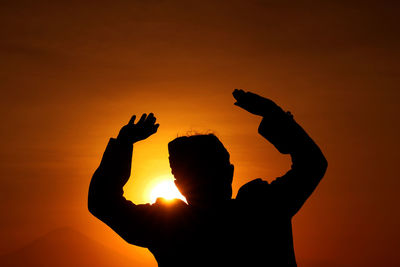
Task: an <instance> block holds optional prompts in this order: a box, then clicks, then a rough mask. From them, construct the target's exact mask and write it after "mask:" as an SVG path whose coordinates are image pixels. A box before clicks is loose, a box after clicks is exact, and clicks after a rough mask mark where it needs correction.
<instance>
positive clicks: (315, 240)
mask: <svg viewBox="0 0 400 267" xmlns="http://www.w3.org/2000/svg"><path fill="white" fill-rule="evenodd" d="M0 10H1V11H0V22H1V25H2V26H1V28H0V34H1V39H0V62H1V63H0V88H1V98H0V101H1V105H0V116H1V124H0V125H1V126H0V127H1V130H0V137H1V140H2V144H1V146H0V213H1V218H0V236H1V238H0V259H1V254H7V253H10V252H12V251H14V250H16V249H18V248H20V247H23V246H25V245H26V244H28V243H29V242H31V241H32V240H35V239H37V238H40V237H41V236H43V235H44V234H46V233H47V232H50V231H52V230H54V229H57V228H60V227H69V228H72V229H74V230H76V231H78V232H80V233H84V234H85V235H86V236H88V237H90V238H91V239H93V240H96V241H97V242H99V243H102V244H104V245H105V246H107V247H110V248H112V249H113V250H115V251H118V252H119V253H121V254H123V255H125V256H127V257H130V258H131V259H132V260H137V261H139V262H141V264H143V266H156V263H155V261H154V259H153V257H152V256H151V254H150V253H149V252H147V251H146V250H145V249H142V248H137V247H133V246H129V245H127V244H125V243H124V242H123V241H122V239H120V238H119V237H118V236H117V235H116V234H114V233H113V232H112V231H111V230H110V229H109V228H108V227H107V226H106V225H104V224H103V223H102V222H100V221H98V220H97V219H96V218H94V217H93V216H92V215H90V214H89V212H88V211H87V206H86V198H87V191H88V185H89V182H90V178H91V175H92V174H93V172H94V170H95V169H96V167H97V166H98V164H99V162H100V159H101V156H102V153H103V151H104V149H105V146H106V144H107V141H108V138H109V137H116V135H117V134H118V131H119V129H120V127H121V126H122V125H124V124H126V123H127V122H128V120H129V118H130V116H131V115H132V114H138V115H140V114H141V113H143V112H154V113H155V115H156V117H157V119H158V122H159V123H160V128H159V131H158V133H157V134H156V135H155V136H152V137H150V138H149V139H148V140H146V141H143V142H140V143H138V144H136V145H135V147H134V156H133V169H132V179H131V180H130V182H129V183H128V184H127V186H126V187H125V195H126V197H127V198H129V199H131V200H132V201H134V202H136V203H145V202H148V201H149V196H148V194H146V190H148V189H146V188H148V186H149V183H151V182H152V181H153V180H154V179H155V178H157V177H158V176H160V175H165V174H168V173H169V171H170V169H169V165H168V153H167V143H168V141H170V140H172V139H173V138H175V137H176V136H177V135H185V134H186V133H187V132H190V131H196V132H200V133H205V132H209V131H211V132H214V133H215V134H216V135H217V136H218V137H219V138H220V139H221V141H222V142H223V143H224V144H225V146H226V147H227V149H228V150H229V151H230V153H231V161H232V163H233V164H234V165H235V176H234V182H233V187H234V195H236V193H237V190H238V188H239V187H240V186H241V185H243V184H244V183H246V182H248V181H250V180H251V179H254V178H257V177H262V178H264V179H267V180H271V179H273V178H275V177H277V176H279V175H282V174H284V173H285V172H286V171H287V170H288V169H289V168H290V160H289V158H288V157H287V156H284V155H280V154H279V153H278V152H277V151H275V149H274V147H273V146H272V145H270V144H269V143H267V142H266V141H265V140H264V139H263V138H262V137H261V136H259V135H258V134H257V127H258V124H259V122H260V118H257V117H255V116H252V115H250V114H248V113H246V112H245V111H243V110H240V109H239V108H238V107H236V106H234V105H233V102H234V99H233V98H232V95H231V92H232V91H233V89H234V88H243V89H245V90H250V91H253V92H255V93H258V94H261V95H263V96H265V97H269V98H271V99H273V100H274V101H275V102H277V103H278V104H279V105H281V106H282V107H283V108H284V109H286V110H290V111H291V112H292V113H293V114H294V116H295V119H296V120H297V121H298V122H299V123H300V124H301V125H302V126H303V127H304V128H305V129H306V131H307V132H308V133H309V134H310V135H311V137H312V138H313V139H314V140H315V141H316V142H317V143H318V144H319V145H320V147H321V149H322V150H323V152H324V153H325V155H326V158H327V159H328V162H329V167H328V171H327V174H326V176H325V178H324V179H323V180H322V182H321V184H320V186H319V187H318V189H317V190H316V192H315V193H314V194H313V195H312V197H311V198H310V199H309V200H308V202H307V203H306V205H305V206H304V207H303V209H302V210H301V211H300V212H299V213H298V215H296V216H295V218H294V243H295V251H296V256H297V259H298V263H299V266H398V265H399V264H400V261H399V260H398V255H397V254H398V252H399V251H400V241H399V240H400V231H399V225H400V215H399V208H398V204H399V200H398V196H399V193H398V192H399V186H400V182H399V178H400V177H399V174H398V164H399V163H398V160H399V157H398V155H397V152H398V151H399V141H398V138H399V119H398V118H397V116H398V114H399V108H398V107H399V104H398V101H399V99H400V98H399V77H400V76H399V69H400V68H399V67H400V66H399V45H400V42H399V36H400V31H399V26H398V12H399V10H400V9H399V4H398V2H397V1H261V0H250V1H162V0H150V1H112V2H111V1H2V3H1V4H0ZM54 249H55V248H54ZM50 253H51V251H50Z"/></svg>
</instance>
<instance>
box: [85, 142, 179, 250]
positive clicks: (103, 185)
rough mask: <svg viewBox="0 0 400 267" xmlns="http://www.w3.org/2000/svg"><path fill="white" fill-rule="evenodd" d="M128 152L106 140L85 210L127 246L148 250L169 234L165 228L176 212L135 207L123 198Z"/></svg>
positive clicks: (129, 149)
mask: <svg viewBox="0 0 400 267" xmlns="http://www.w3.org/2000/svg"><path fill="white" fill-rule="evenodd" d="M132 150H133V147H132V145H131V144H125V143H121V142H119V141H118V140H116V139H113V138H111V139H110V140H109V142H108V145H107V148H106V150H105V152H104V155H103V158H102V160H101V163H100V166H99V167H98V168H97V170H96V171H95V173H94V174H93V177H92V180H91V183H90V186H89V197H88V208H89V211H90V212H91V213H92V214H93V215H94V216H95V217H97V218H98V219H100V220H101V221H103V222H104V223H105V224H107V225H108V226H109V227H110V228H112V229H113V230H114V231H115V232H116V233H117V234H118V235H120V236H121V237H122V238H123V239H124V240H125V241H127V242H128V243H131V244H134V245H137V246H142V247H148V246H149V245H150V244H154V243H157V242H160V241H161V240H163V239H165V238H166V236H165V235H166V234H168V233H169V232H170V231H167V229H165V226H166V225H168V226H169V227H172V225H173V222H174V214H173V213H174V212H173V211H176V209H171V208H166V207H165V205H150V204H140V205H136V204H134V203H132V202H131V201H128V200H126V199H125V198H124V197H123V186H124V185H125V183H126V182H127V181H128V179H129V176H130V171H131V160H132ZM166 221H168V223H166Z"/></svg>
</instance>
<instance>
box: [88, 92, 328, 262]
mask: <svg viewBox="0 0 400 267" xmlns="http://www.w3.org/2000/svg"><path fill="white" fill-rule="evenodd" d="M233 96H234V98H235V99H236V101H237V102H236V103H235V105H237V106H239V107H241V108H243V109H245V110H247V111H248V112H250V113H252V114H255V115H259V116H262V117H263V119H262V121H261V124H260V126H259V129H258V132H259V133H260V134H261V135H262V136H263V137H265V138H266V139H267V140H268V141H270V142H271V143H272V144H273V145H274V146H275V147H276V148H277V149H278V150H279V151H280V152H281V153H283V154H290V156H291V158H292V161H293V165H292V169H291V170H289V171H288V172H287V173H286V174H285V175H284V176H282V177H279V178H277V179H276V180H274V181H273V182H271V183H268V182H266V181H263V180H261V179H255V180H253V181H251V182H249V183H247V184H245V185H244V186H242V187H241V188H240V190H239V192H238V194H237V197H236V199H232V187H231V184H232V177H233V169H234V168H233V165H232V164H231V163H230V161H229V153H228V152H227V150H226V149H225V148H224V146H223V145H222V143H221V142H220V141H219V140H218V138H217V137H216V136H214V135H212V134H209V135H195V136H189V137H178V138H176V139H175V140H173V141H171V142H170V143H169V144H168V149H169V154H170V156H169V160H170V166H171V170H172V174H173V175H174V177H175V183H176V185H177V187H178V188H179V190H180V191H181V193H182V194H183V195H184V196H185V197H186V199H187V202H188V204H186V203H185V202H183V201H181V200H175V201H173V202H172V203H166V202H163V201H157V202H156V203H155V204H152V205H150V204H145V205H135V204H133V203H132V202H130V201H127V200H126V199H125V198H124V197H123V191H122V188H123V186H124V185H125V183H126V182H127V181H128V179H129V176H130V172H131V160H132V144H133V143H135V142H137V141H140V140H143V139H146V138H147V137H149V136H150V135H152V134H154V133H155V132H156V131H157V128H158V126H159V125H158V124H155V121H156V119H155V117H154V116H153V114H151V113H150V114H149V115H148V116H146V114H143V115H142V117H141V118H140V120H139V121H138V122H137V124H135V123H134V121H135V116H133V117H132V119H131V120H130V122H129V123H128V124H127V125H125V126H124V127H123V128H122V129H121V131H120V133H119V135H118V137H117V138H116V139H113V138H111V139H110V141H109V143H108V146H107V148H106V151H105V152H104V155H103V158H102V161H101V163H100V166H99V168H98V169H97V170H96V172H95V173H94V175H93V178H92V181H91V184H90V189H89V202H88V205H89V210H90V212H91V213H92V214H93V215H94V216H96V217H97V218H99V219H100V220H102V221H103V222H104V223H106V224H107V225H108V226H110V227H111V228H112V229H113V230H114V231H115V232H117V233H118V234H119V235H120V236H121V237H122V238H123V239H125V240H126V241H127V242H129V243H130V244H134V245H137V246H142V247H146V248H148V249H149V250H150V251H151V252H152V253H153V255H154V256H155V258H156V260H157V262H158V264H159V266H161V267H162V266H296V260H295V256H294V249H293V238H292V225H291V219H292V217H293V216H294V215H295V214H296V213H297V211H298V210H299V209H300V208H301V206H302V205H303V204H304V202H305V201H306V199H307V198H308V197H309V196H310V194H311V193H312V192H313V191H314V189H315V188H316V186H317V185H318V183H319V181H320V180H321V178H322V177H323V176H324V174H325V170H326V168H327V161H326V160H325V158H324V156H323V154H322V153H321V151H320V149H319V148H318V146H317V145H316V144H315V143H314V142H313V141H312V140H311V138H310V137H309V136H308V135H307V134H306V132H305V131H304V130H303V129H302V128H301V127H300V126H299V125H298V124H297V123H296V122H295V121H294V120H293V116H292V115H291V114H290V113H289V112H284V111H283V110H282V109H281V108H280V107H279V106H277V105H276V104H275V103H274V102H272V101H271V100H269V99H266V98H263V97H261V96H258V95H256V94H253V93H250V92H244V91H243V90H235V91H234V92H233Z"/></svg>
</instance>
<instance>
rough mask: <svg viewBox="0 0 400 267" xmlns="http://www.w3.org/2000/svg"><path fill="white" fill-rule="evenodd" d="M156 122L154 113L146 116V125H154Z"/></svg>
mask: <svg viewBox="0 0 400 267" xmlns="http://www.w3.org/2000/svg"><path fill="white" fill-rule="evenodd" d="M155 122H156V117H154V114H153V113H150V114H149V116H147V118H146V121H145V123H146V125H152V124H154V123H155Z"/></svg>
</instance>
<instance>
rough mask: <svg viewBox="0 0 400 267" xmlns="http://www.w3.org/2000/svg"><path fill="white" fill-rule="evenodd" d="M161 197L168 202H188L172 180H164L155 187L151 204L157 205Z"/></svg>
mask: <svg viewBox="0 0 400 267" xmlns="http://www.w3.org/2000/svg"><path fill="white" fill-rule="evenodd" d="M159 197H161V198H165V199H167V200H171V199H174V198H179V199H182V200H183V201H185V202H186V198H185V197H184V196H183V195H182V194H181V193H180V192H179V190H178V188H176V186H175V183H174V182H173V181H172V180H162V181H161V182H159V183H157V184H156V185H155V186H154V187H153V189H152V190H151V192H150V201H151V203H155V202H156V200H157V198H159Z"/></svg>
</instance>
